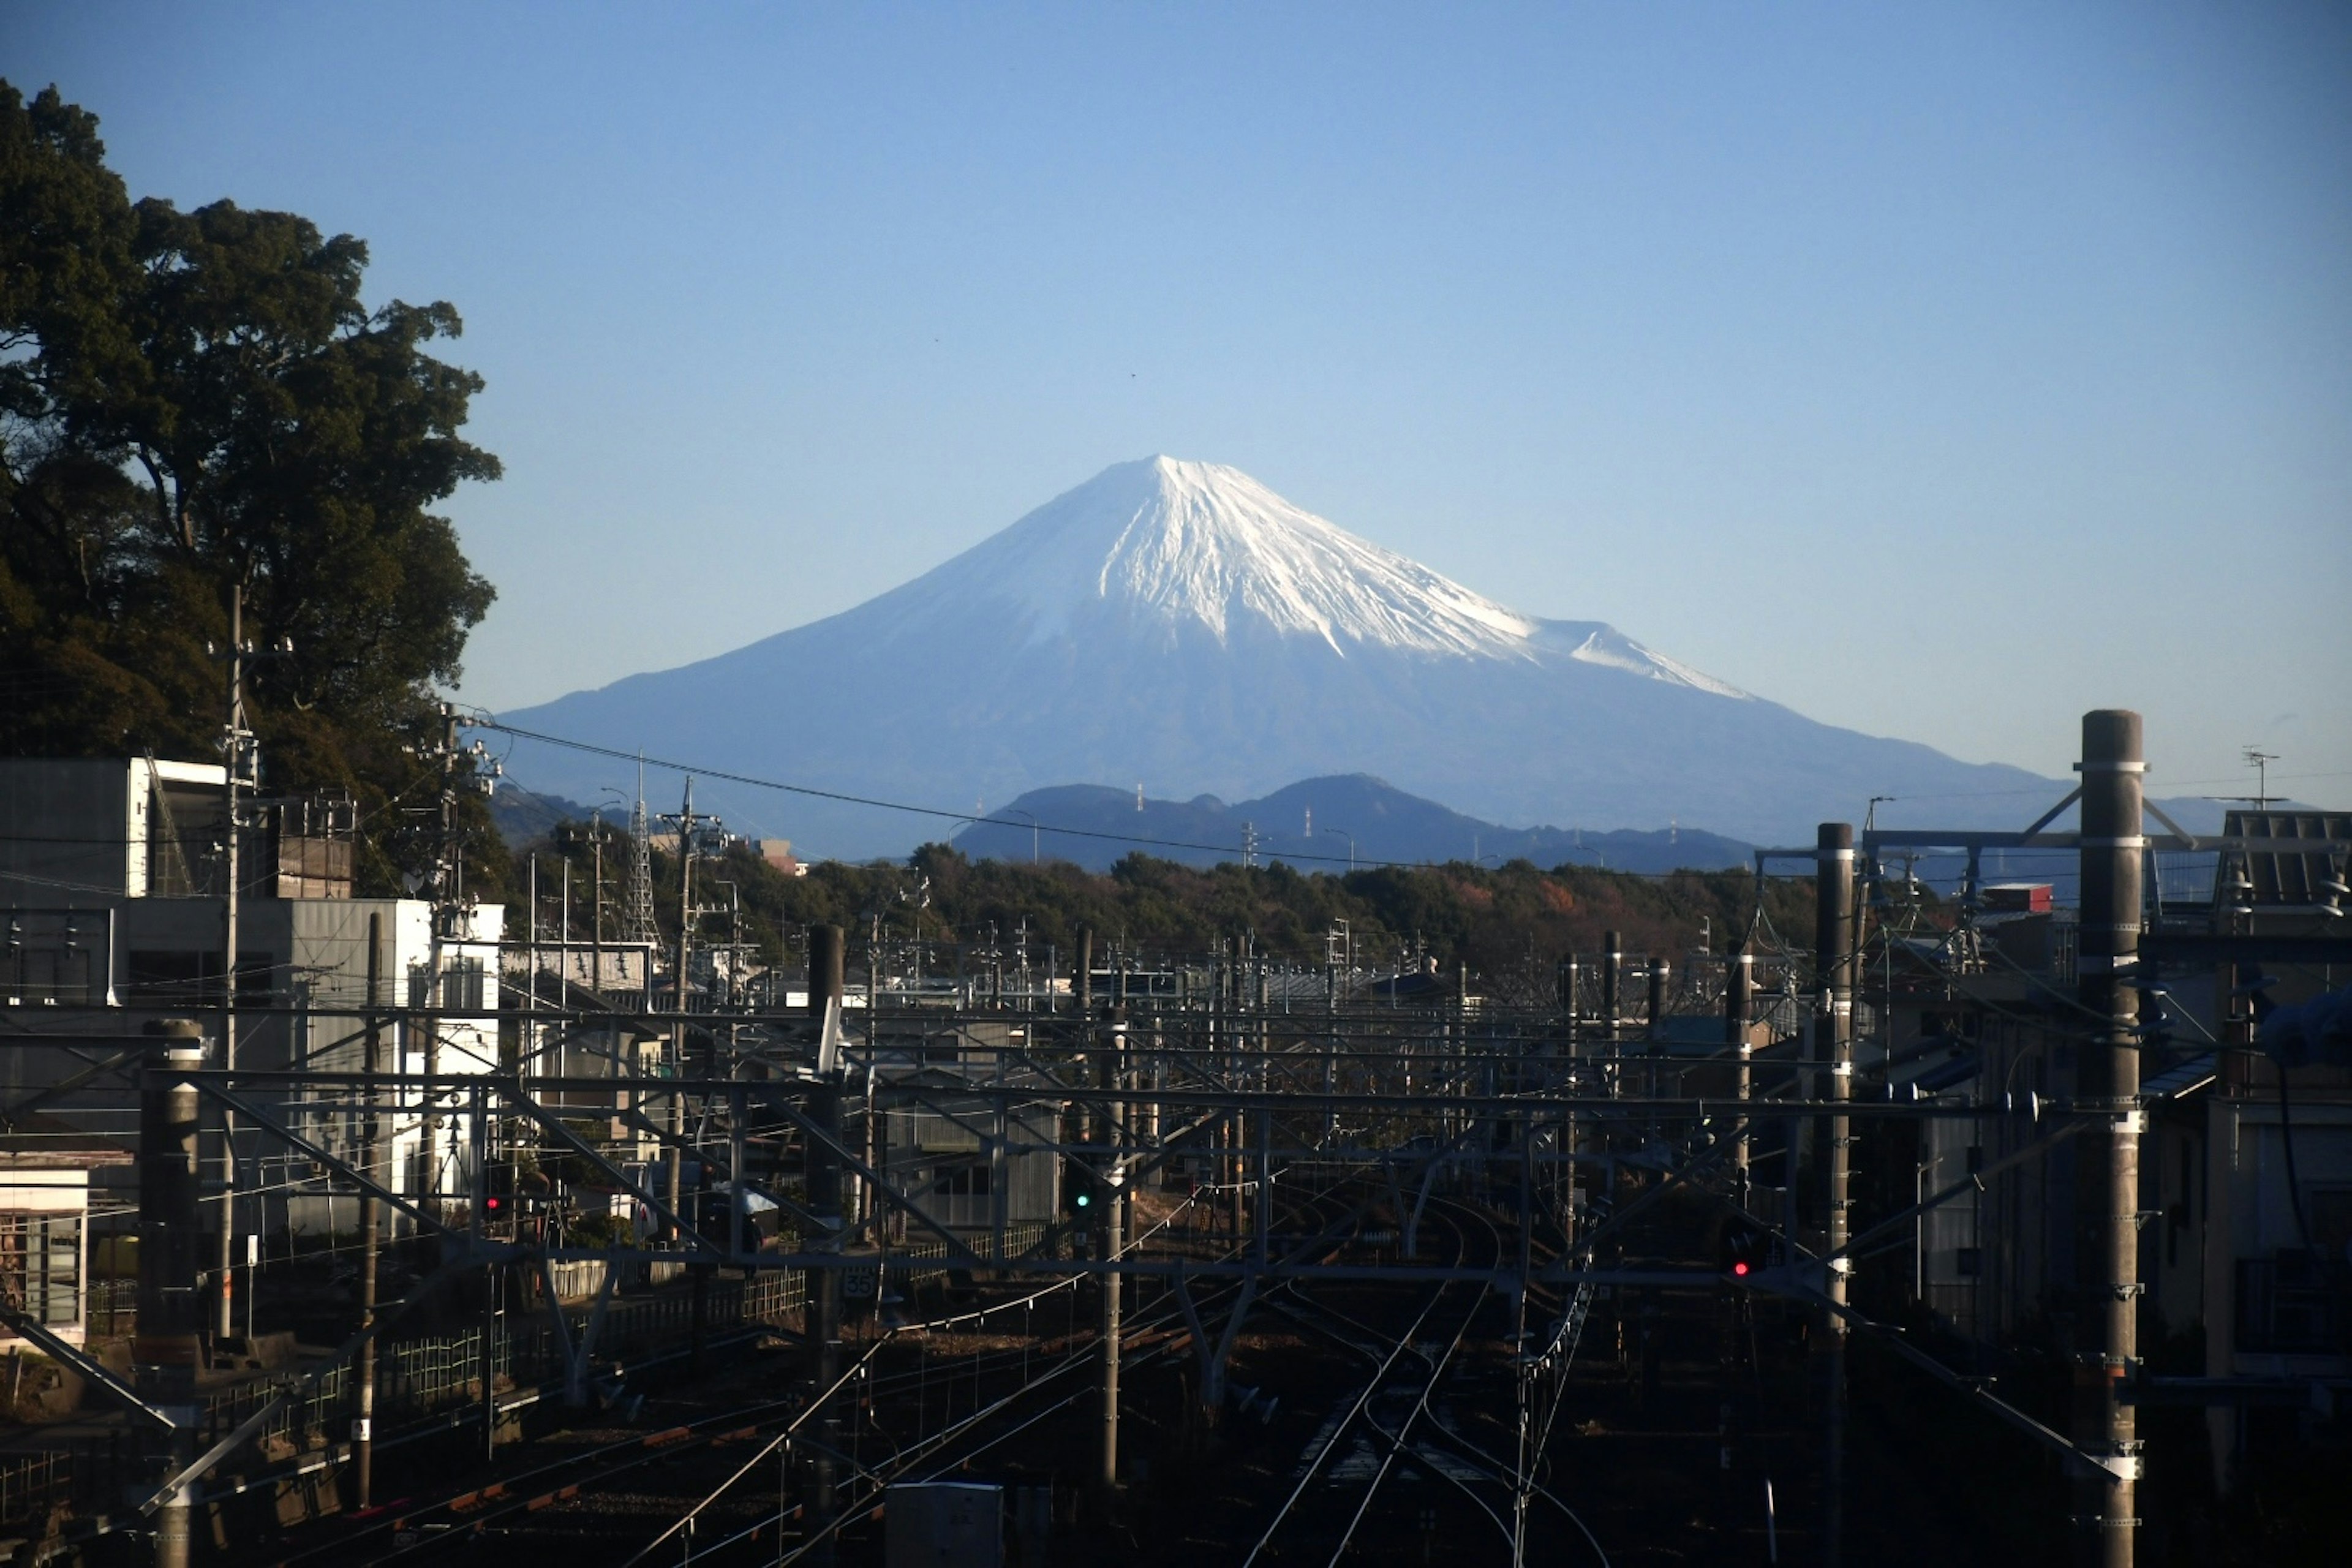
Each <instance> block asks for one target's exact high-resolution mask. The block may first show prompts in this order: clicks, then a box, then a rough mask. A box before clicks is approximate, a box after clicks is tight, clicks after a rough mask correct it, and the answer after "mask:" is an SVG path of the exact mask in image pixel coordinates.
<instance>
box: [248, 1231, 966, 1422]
mask: <svg viewBox="0 0 2352 1568" xmlns="http://www.w3.org/2000/svg"><path fill="white" fill-rule="evenodd" d="M935 1250H943V1249H935ZM807 1296H808V1291H807V1285H806V1282H805V1280H804V1279H803V1275H802V1273H801V1272H800V1271H799V1270H797V1269H793V1270H784V1269H770V1270H761V1271H760V1272H758V1273H756V1274H754V1275H753V1276H752V1277H751V1279H748V1280H746V1279H716V1278H714V1279H711V1280H709V1282H708V1284H707V1285H706V1286H705V1288H704V1292H703V1320H702V1321H703V1329H704V1331H705V1332H706V1333H726V1332H729V1331H733V1330H737V1329H743V1328H749V1327H752V1326H754V1325H756V1324H760V1323H772V1322H775V1321H779V1320H781V1319H782V1318H783V1317H784V1316H786V1315H787V1314H788V1313H792V1312H797V1311H799V1310H801V1308H802V1306H803V1304H804V1303H805V1301H806V1300H807ZM593 1310H594V1308H593V1303H588V1302H575V1303H572V1304H571V1305H568V1306H566V1307H565V1308H564V1318H565V1320H566V1321H568V1322H569V1323H570V1324H571V1327H572V1337H573V1342H575V1343H576V1342H578V1337H579V1335H580V1334H581V1333H582V1332H583V1331H584V1330H585V1328H586V1325H587V1322H588V1320H589V1318H590V1317H591V1316H592V1314H593ZM693 1328H694V1298H693V1295H692V1293H691V1292H689V1291H683V1290H680V1291H664V1292H662V1293H660V1294H658V1295H651V1296H631V1297H620V1296H616V1297H614V1298H612V1299H611V1300H607V1301H606V1303H605V1306H604V1321H603V1323H602V1324H601V1325H599V1327H598V1329H597V1332H596V1345H595V1352H596V1354H597V1355H598V1356H600V1357H604V1356H628V1355H632V1354H639V1353H643V1352H647V1351H652V1350H657V1349H659V1348H661V1347H662V1346H664V1345H665V1344H668V1343H671V1342H676V1341H678V1340H681V1339H684V1338H685V1337H687V1336H688V1334H690V1333H691V1332H692V1331H693ZM482 1332H483V1331H482V1330H480V1329H478V1328H474V1329H467V1330H463V1331H459V1332H457V1333H454V1334H440V1335H434V1336H430V1337H426V1338H419V1339H406V1340H394V1341H392V1342H388V1343H387V1344H385V1345H384V1347H383V1352H381V1354H380V1355H379V1357H378V1360H377V1363H376V1394H375V1409H376V1419H377V1420H378V1421H379V1422H381V1423H383V1424H385V1425H387V1426H390V1425H397V1424H398V1423H399V1422H401V1421H403V1420H406V1419H415V1418H417V1417H421V1416H427V1415H436V1414H438V1413H440V1412H442V1411H446V1410H449V1409H452V1408H455V1407H457V1406H459V1405H467V1404H471V1403H477V1402H478V1401H479V1400H480V1399H481V1397H482ZM495 1334H496V1338H495V1339H494V1340H493V1342H492V1344H491V1361H492V1367H491V1373H492V1376H493V1377H494V1378H499V1377H502V1378H505V1379H506V1380H508V1382H509V1384H513V1385H514V1386H518V1387H520V1386H524V1385H527V1384H546V1383H550V1382H552V1381H553V1380H554V1379H556V1378H558V1377H560V1376H562V1373H563V1357H562V1350H561V1348H560V1347H559V1346H558V1344H557V1342H556V1337H555V1328H554V1325H553V1324H552V1323H551V1322H550V1321H548V1318H547V1315H546V1312H545V1310H544V1309H539V1310H531V1311H530V1313H529V1314H528V1316H526V1315H525V1314H524V1312H523V1310H520V1309H518V1310H515V1311H514V1312H513V1313H512V1314H510V1315H509V1318H508V1319H507V1320H506V1321H505V1322H503V1323H502V1324H500V1325H499V1328H498V1329H497V1330H496V1331H495ZM351 1391H352V1382H351V1368H350V1367H349V1366H347V1365H346V1366H338V1367H334V1368H332V1369H331V1370H330V1371H328V1372H327V1373H324V1374H322V1375H321V1376H320V1379H319V1381H318V1382H317V1384H314V1385H312V1386H311V1388H310V1390H309V1391H308V1392H307V1393H305V1394H304V1395H303V1396H302V1397H301V1398H300V1399H299V1400H297V1401H295V1402H294V1403H292V1404H290V1405H288V1406H287V1407H286V1408H285V1409H283V1410H280V1411H278V1413H277V1414H276V1415H273V1416H272V1417H271V1418H270V1420H269V1423H268V1426H266V1427H265V1428H264V1429H263V1431H262V1433H261V1435H260V1441H261V1443H262V1444H263V1446H264V1448H265V1450H272V1449H274V1451H275V1452H276V1453H278V1454H279V1455H281V1456H282V1455H284V1454H287V1453H291V1452H295V1451H299V1450H301V1449H304V1448H311V1447H319V1446H320V1445H321V1444H323V1443H324V1442H325V1441H326V1440H327V1435H328V1434H330V1433H331V1432H334V1431H336V1430H337V1429H338V1428H339V1427H341V1426H342V1425H343V1424H344V1423H345V1422H346V1421H347V1420H348V1418H349V1416H350V1415H351V1408H352V1394H351ZM276 1392H277V1390H276V1389H275V1388H274V1387H273V1386H271V1384H269V1383H268V1381H267V1380H257V1381H255V1382H252V1383H247V1384H239V1385H238V1386H236V1387H235V1388H231V1389H225V1390H223V1391H222V1392H220V1393H219V1394H215V1395H214V1396H213V1398H212V1400H211V1401H210V1403H209V1405H208V1406H207V1408H206V1411H205V1436H206V1439H207V1440H208V1441H209V1440H215V1439H217V1438H218V1437H220V1436H224V1435H226V1433H227V1432H228V1431H230V1430H231V1429H232V1428H234V1427H235V1426H236V1424H237V1423H238V1422H240V1421H243V1420H244V1419H245V1418H246V1417H247V1416H248V1415H252V1413H253V1412H254V1411H255V1410H256V1409H257V1408H259V1407H260V1405H262V1404H263V1403H265V1402H266V1401H268V1399H269V1398H271V1397H272V1396H273V1395H274V1394H275V1393H276Z"/></svg>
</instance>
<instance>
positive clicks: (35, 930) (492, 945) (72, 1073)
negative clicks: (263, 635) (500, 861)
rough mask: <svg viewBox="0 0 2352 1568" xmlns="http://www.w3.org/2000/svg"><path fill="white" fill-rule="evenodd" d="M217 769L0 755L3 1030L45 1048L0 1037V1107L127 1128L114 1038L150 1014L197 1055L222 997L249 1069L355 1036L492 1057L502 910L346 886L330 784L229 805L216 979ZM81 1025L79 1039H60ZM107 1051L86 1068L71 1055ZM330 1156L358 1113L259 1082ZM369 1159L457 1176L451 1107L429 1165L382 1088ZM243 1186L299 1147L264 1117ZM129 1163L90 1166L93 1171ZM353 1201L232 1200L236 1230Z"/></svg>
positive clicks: (487, 1064)
mask: <svg viewBox="0 0 2352 1568" xmlns="http://www.w3.org/2000/svg"><path fill="white" fill-rule="evenodd" d="M225 797H226V775H225V772H224V770H223V769H222V768H221V767H220V766H219V765H218V764H216V763H182V762H166V761H158V760H156V759H152V758H147V757H133V758H73V759H42V758H21V757H20V758H5V759H0V924H5V931H6V932H7V936H8V946H7V949H6V952H5V958H0V1037H5V1035H9V1034H14V1035H19V1036H24V1035H35V1036H39V1037H43V1038H44V1039H46V1040H48V1041H51V1042H53V1043H52V1044H51V1045H50V1046H48V1047H32V1048H15V1049H8V1050H5V1051H0V1116H5V1118H7V1119H9V1120H12V1121H13V1120H15V1119H16V1117H18V1116H20V1115H21V1114H23V1113H24V1112H26V1111H28V1110H35V1109H38V1110H46V1111H47V1112H48V1113H50V1114H52V1115H54V1116H56V1117H58V1118H59V1119H60V1120H61V1121H65V1122H67V1123H68V1124H71V1125H73V1126H76V1127H79V1128H81V1129H83V1130H85V1131H91V1132H95V1133H100V1134H111V1135H114V1136H117V1137H128V1136H129V1135H130V1133H131V1130H132V1123H131V1118H132V1116H133V1115H134V1112H135V1102H134V1100H133V1095H132V1076H133V1074H135V1071H136V1064H137V1061H138V1059H139V1058H140V1053H139V1051H138V1050H137V1049H136V1048H135V1047H134V1048H131V1049H127V1050H125V1049H122V1048H121V1047H122V1046H123V1044H124V1042H125V1039H126V1037H136V1036H138V1035H139V1034H140V1032H141V1030H142V1026H144V1025H145V1024H146V1023H147V1022H149V1021H151V1020H153V1019H159V1018H164V1017H190V1018H194V1019H196V1020H197V1021H198V1022H199V1023H200V1024H202V1025H204V1026H205V1029H206V1031H207V1035H208V1037H209V1038H210V1040H211V1046H210V1049H211V1051H212V1053H213V1057H214V1059H215V1061H217V1060H219V1059H220V1057H219V1050H220V1037H219V1031H220V1027H221V1024H222V1021H223V1019H224V1017H225V1016H226V1005H227V1004H228V1003H229V1002H231V1001H232V1000H233V1001H234V1003H235V1007H236V1014H235V1016H236V1057H235V1059H236V1065H237V1066H238V1067H240V1068H254V1069H263V1070H279V1069H282V1070H297V1069H302V1068H317V1069H321V1070H331V1071H345V1070H357V1069H358V1068H362V1067H363V1066H364V1065H365V1063H366V1060H367V1056H368V1050H369V1043H370V1040H371V1038H373V1041H374V1043H375V1048H376V1050H377V1052H378V1057H377V1060H378V1063H379V1065H380V1066H381V1067H382V1068H384V1069H386V1070H400V1071H407V1072H412V1073H415V1072H425V1071H438V1072H444V1073H471V1072H490V1071H493V1070H495V1069H496V1068H497V1067H498V1065H499V1031H498V1026H497V1023H496V1020H495V1019H494V1018H493V1017H491V1016H488V1014H489V1013H490V1011H491V1010H493V1009H495V1008H496V1006H497V1005H498V1000H499V944H500V939H501V937H502V935H503V922H504V910H502V909H501V908H500V907H499V906H497V905H483V904H477V905H470V906H465V907H462V908H460V909H457V910H452V911H446V912H445V913H443V914H441V915H440V916H438V917H437V918H436V910H435V907H434V906H433V905H432V904H430V903H428V902H425V900H418V899H359V898H354V897H353V896H352V852H353V843H352V829H353V826H354V825H353V821H352V809H351V805H350V803H349V802H348V801H339V800H335V799H333V798H278V799H271V798H266V797H265V798H259V799H256V798H254V797H252V796H247V798H246V799H245V800H244V801H243V803H242V805H243V806H244V811H243V813H242V815H243V816H245V817H246V824H245V826H244V828H243V829H242V831H241V833H240V835H239V840H238V867H239V878H238V879H239V882H240V885H241V889H242V897H241V898H240V900H239V905H240V908H239V913H238V920H237V926H238V931H237V940H236V964H235V983H234V988H233V990H232V987H231V986H230V984H228V980H227V977H228V974H229V970H230V966H229V965H228V963H226V952H227V933H226V910H225V903H226V900H225V898H224V889H225V885H226V872H227V865H228V856H227V853H226V851H227V836H226V831H225V824H226V798H225ZM371 1002H374V1003H377V1004H381V1005H392V1006H401V1007H408V1008H437V1009H446V1011H444V1012H441V1013H439V1014H437V1015H436V1016H432V1017H431V1018H430V1022H429V1025H428V1024H427V1023H426V1022H424V1021H418V1022H415V1023H410V1022H406V1021H403V1020H401V1019H397V1018H395V1019H389V1020H387V1021H386V1022H385V1023H384V1024H383V1025H382V1026H380V1027H378V1028H376V1029H374V1030H373V1031H371V1030H369V1029H367V1028H365V1027H362V1026H359V1025H358V1024H357V1023H355V1021H354V1020H353V1018H352V1016H350V1014H351V1013H352V1011H355V1010H359V1009H363V1008H364V1007H365V1006H366V1005H369V1004H370V1003H371ZM78 1037H88V1038H90V1039H91V1042H92V1043H91V1045H90V1047H86V1048H85V1051H84V1053H83V1054H77V1053H76V1052H74V1051H73V1050H71V1049H69V1048H68V1047H72V1046H73V1045H74V1044H75V1043H76V1039H77V1038H78ZM91 1054H99V1055H104V1056H105V1057H106V1058H107V1059H108V1061H109V1064H110V1069H109V1070H106V1071H102V1072H99V1073H95V1074H93V1073H91V1072H89V1070H87V1069H88V1067H89V1062H88V1059H87V1057H88V1056H89V1055H91ZM249 1098H253V1099H257V1100H266V1101H268V1107H269V1109H270V1110H271V1111H272V1113H273V1114H275V1115H279V1116H283V1117H285V1118H288V1119H289V1120H290V1121H299V1122H300V1123H301V1124H302V1125H303V1127H304V1128H305V1130H306V1131H308V1132H310V1134H311V1135H313V1136H316V1137H317V1138H318V1139H319V1140H320V1142H322V1143H324V1144H325V1145H326V1146H327V1147H328V1148H330V1149H331V1150H332V1151H334V1152H337V1153H339V1154H349V1153H352V1152H355V1150H356V1137H357V1119H356V1118H355V1117H354V1116H352V1115H351V1114H349V1113H348V1111H347V1110H342V1109H336V1110H318V1109H314V1108H313V1107H311V1106H310V1105H309V1104H306V1103H305V1102H304V1101H303V1100H301V1099H300V1098H299V1097H295V1096H292V1095H289V1094H280V1095H275V1096H272V1095H257V1096H252V1097H249ZM388 1109H389V1110H390V1112H391V1116H390V1121H389V1124H388V1126H387V1127H386V1129H385V1139H386V1142H385V1144H384V1147H383V1155H382V1160H383V1169H384V1171H385V1173H386V1175H387V1180H388V1182H389V1184H392V1185H393V1186H394V1188H395V1190H398V1191H401V1192H404V1193H415V1192H418V1191H421V1190H425V1187H426V1186H427V1185H428V1184H431V1185H435V1186H437V1187H438V1188H439V1190H442V1191H444V1192H457V1193H462V1192H463V1191H464V1190H465V1188H466V1182H467V1178H466V1173H465V1169H464V1166H465V1162H466V1160H467V1148H468V1142H469V1141H468V1138H467V1135H466V1133H467V1129H466V1126H465V1123H464V1120H463V1118H462V1116H461V1115H457V1114H455V1112H454V1110H453V1113H452V1114H451V1115H449V1116H445V1117H443V1118H442V1119H441V1136H440V1137H439V1138H437V1139H436V1147H435V1151H434V1164H435V1166H436V1176H435V1178H434V1179H433V1180H432V1181H431V1182H430V1183H428V1177H427V1173H426V1172H425V1170H424V1169H423V1166H422V1161H423V1159H424V1137H425V1126H424V1116H423V1110H424V1108H423V1107H422V1106H421V1105H419V1104H415V1103H411V1104H409V1105H406V1106H391V1107H389V1108H388ZM237 1156H238V1162H239V1174H238V1182H237V1185H238V1187H239V1188H240V1190H242V1191H245V1192H249V1193H261V1194H272V1193H277V1194H282V1192H283V1190H284V1188H285V1187H286V1185H287V1180H286V1178H287V1176H288V1174H289V1173H291V1172H292V1171H294V1170H295V1169H296V1168H297V1167H301V1168H305V1169H307V1166H308V1161H307V1159H304V1158H303V1157H301V1156H298V1155H296V1154H294V1153H293V1152H291V1151H290V1150H289V1149H288V1148H287V1146H286V1145H285V1143H284V1142H282V1141H280V1140H278V1139H275V1138H272V1137H270V1136H268V1134H267V1133H266V1132H265V1131H261V1130H257V1129H256V1130H242V1129H241V1130H240V1134H239V1138H238V1148H237ZM127 1179H128V1173H127V1172H122V1173H113V1172H110V1171H106V1170H103V1169H101V1171H100V1182H101V1183H102V1184H103V1183H106V1182H109V1181H111V1180H125V1181H127ZM355 1213H356V1200H353V1199H341V1200H336V1201H335V1202H333V1203H331V1202H330V1201H329V1200H327V1199H323V1198H306V1199H292V1200H289V1199H287V1198H285V1197H284V1196H282V1195H277V1196H270V1195H265V1196H261V1197H257V1198H247V1199H243V1200H241V1201H240V1205H239V1210H238V1213H237V1215H236V1226H237V1228H238V1229H240V1230H248V1229H249V1230H255V1231H259V1232H263V1233H275V1232H278V1231H281V1230H286V1229H289V1228H291V1229H294V1230H296V1231H304V1230H317V1229H328V1228H336V1227H348V1226H350V1225H351V1224H352V1223H353V1220H354V1217H355Z"/></svg>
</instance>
